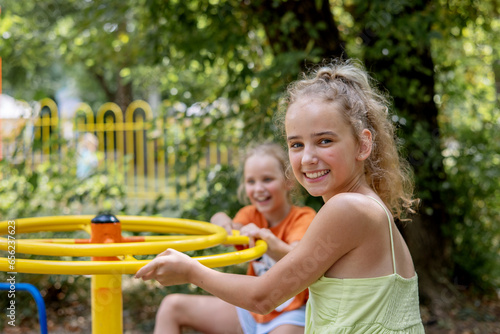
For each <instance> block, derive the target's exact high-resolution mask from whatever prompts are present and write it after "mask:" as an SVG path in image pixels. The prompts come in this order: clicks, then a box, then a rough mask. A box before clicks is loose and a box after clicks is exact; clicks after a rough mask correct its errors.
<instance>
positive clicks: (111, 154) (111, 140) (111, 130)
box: [105, 115, 116, 168]
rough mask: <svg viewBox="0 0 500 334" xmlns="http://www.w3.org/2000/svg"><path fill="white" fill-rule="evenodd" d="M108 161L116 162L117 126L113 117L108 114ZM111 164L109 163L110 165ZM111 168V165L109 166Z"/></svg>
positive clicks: (106, 125)
mask: <svg viewBox="0 0 500 334" xmlns="http://www.w3.org/2000/svg"><path fill="white" fill-rule="evenodd" d="M105 128H106V132H105V134H106V160H108V161H106V163H108V162H110V163H111V164H115V163H116V159H115V127H114V121H113V117H112V116H110V115H108V116H106V124H105ZM108 166H109V165H108ZM108 168H109V167H108Z"/></svg>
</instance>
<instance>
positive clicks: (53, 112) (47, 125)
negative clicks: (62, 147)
mask: <svg viewBox="0 0 500 334" xmlns="http://www.w3.org/2000/svg"><path fill="white" fill-rule="evenodd" d="M45 107H47V108H48V109H49V110H50V114H49V116H46V115H47V114H44V115H42V117H41V122H42V126H43V127H44V130H45V131H42V136H43V137H42V141H43V142H42V152H43V154H46V155H47V156H48V157H49V158H50V153H51V152H50V151H51V147H50V131H51V130H53V134H54V135H55V134H57V128H58V127H59V116H58V114H57V112H58V111H57V104H56V103H55V102H54V100H52V99H49V98H45V99H42V100H41V101H40V111H41V110H43V108H45ZM53 128H55V129H53ZM52 149H53V150H54V151H55V150H56V148H55V146H53V147H52Z"/></svg>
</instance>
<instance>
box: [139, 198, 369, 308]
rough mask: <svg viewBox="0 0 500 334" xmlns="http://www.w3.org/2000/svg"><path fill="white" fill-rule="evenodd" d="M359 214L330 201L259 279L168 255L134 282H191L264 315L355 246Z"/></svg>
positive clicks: (343, 203) (344, 203)
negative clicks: (295, 241) (304, 231)
mask: <svg viewBox="0 0 500 334" xmlns="http://www.w3.org/2000/svg"><path fill="white" fill-rule="evenodd" d="M332 199H333V198H332ZM361 209H362V208H361ZM359 212H360V210H359V207H358V208H353V205H352V203H350V202H349V201H346V200H343V199H342V198H339V199H338V200H333V201H332V200H330V201H328V202H327V203H326V204H325V205H324V206H323V208H322V209H321V210H320V211H319V212H318V214H317V215H316V217H315V218H314V220H313V222H312V223H311V225H310V226H309V228H308V230H307V232H306V233H305V235H304V237H303V238H302V240H301V241H300V242H299V243H298V244H297V246H296V247H294V248H293V249H292V250H291V251H290V252H289V253H288V254H287V255H286V256H285V257H283V258H282V259H281V260H280V261H278V262H277V263H276V264H275V265H274V266H272V267H271V269H269V271H267V272H266V273H265V274H264V275H262V276H258V277H255V276H247V275H235V274H226V273H221V272H218V271H216V270H213V269H209V268H207V267H205V266H204V265H202V264H200V263H199V262H198V261H196V260H193V259H191V258H190V257H189V256H187V255H185V254H183V253H180V252H177V251H174V250H167V251H165V252H163V253H162V254H160V255H158V256H157V257H156V258H155V259H154V260H153V261H151V262H150V263H148V264H147V265H146V266H144V267H143V268H141V269H140V270H139V271H138V272H137V274H136V278H142V279H144V280H148V279H156V280H157V281H159V282H160V283H161V284H163V285H166V286H168V285H176V284H184V283H192V284H195V285H197V286H199V287H200V288H202V289H204V290H205V291H207V292H209V293H211V294H213V295H215V296H217V297H219V298H221V299H223V300H225V301H227V302H229V303H231V304H233V305H236V306H239V307H242V308H245V309H247V310H250V311H253V312H256V313H263V314H265V313H268V312H271V311H272V310H274V309H275V308H276V307H277V306H279V305H280V304H282V303H283V302H285V301H286V300H288V299H290V298H292V297H293V296H295V295H297V294H298V293H299V292H301V291H303V290H304V289H306V288H307V287H308V286H309V285H311V284H312V283H313V282H315V281H316V280H318V279H319V278H320V277H321V276H322V275H323V274H324V273H325V272H326V271H327V270H328V269H329V268H330V267H331V266H332V265H333V264H334V263H335V262H336V261H337V260H339V259H340V258H341V257H342V256H344V255H345V254H347V253H348V252H350V251H351V250H353V249H354V248H356V247H357V246H358V244H359V243H360V242H361V241H362V239H363V237H364V234H366V232H364V231H365V230H366V229H364V228H363V226H362V225H360V224H359V223H358V222H359V221H360V220H363V219H364V218H365V217H363V215H361V214H359ZM334 217H336V218H334Z"/></svg>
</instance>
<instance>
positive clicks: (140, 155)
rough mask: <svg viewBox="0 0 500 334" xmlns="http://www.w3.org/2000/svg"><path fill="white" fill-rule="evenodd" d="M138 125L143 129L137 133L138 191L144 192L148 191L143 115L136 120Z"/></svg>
mask: <svg viewBox="0 0 500 334" xmlns="http://www.w3.org/2000/svg"><path fill="white" fill-rule="evenodd" d="M136 122H137V125H139V126H141V127H142V129H141V130H139V131H136V136H135V155H136V157H137V159H136V166H137V168H136V169H137V175H136V179H137V182H138V187H137V188H138V189H140V190H142V191H146V179H145V175H144V132H145V130H144V118H143V117H142V115H138V116H137V118H136Z"/></svg>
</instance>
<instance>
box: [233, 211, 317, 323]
mask: <svg viewBox="0 0 500 334" xmlns="http://www.w3.org/2000/svg"><path fill="white" fill-rule="evenodd" d="M315 215H316V212H315V211H314V210H313V209H311V208H310V207H298V206H292V208H291V210H290V212H289V213H288V215H287V216H286V217H285V219H283V221H281V222H280V223H279V224H278V225H276V226H274V227H271V228H269V224H268V222H267V220H266V218H264V215H262V213H260V212H259V211H258V210H257V208H256V207H255V206H253V205H248V206H245V207H243V208H242V209H241V210H240V211H238V213H237V214H236V216H235V217H234V219H233V221H234V222H235V223H240V224H242V225H246V224H250V223H254V224H255V225H257V226H258V227H259V228H268V229H270V230H271V232H272V233H273V234H274V235H275V236H276V237H278V238H279V239H281V240H283V241H284V242H286V243H287V244H291V243H293V242H295V241H299V240H300V239H302V237H303V236H304V233H305V232H306V230H307V228H308V227H309V224H310V223H311V221H312V220H313V218H314V216H315ZM274 263H275V261H274V260H272V259H271V258H270V257H269V256H267V255H266V254H264V255H263V256H262V257H261V258H260V259H257V260H254V261H252V262H250V264H249V265H248V270H247V274H248V275H251V276H260V275H262V274H263V273H264V272H265V271H267V269H269V267H270V266H272V265H273V264H274ZM256 271H257V273H256ZM308 296H309V293H308V290H307V289H305V290H304V291H302V292H301V293H299V294H298V295H296V296H295V297H293V298H292V299H290V300H288V301H287V302H285V303H283V304H282V305H280V306H279V307H277V308H276V309H275V310H273V311H272V312H271V313H269V314H266V315H262V314H258V313H253V312H251V313H252V316H253V317H254V319H255V321H256V322H258V323H265V322H269V321H271V320H272V319H274V318H276V317H277V316H278V315H280V314H282V313H283V312H286V311H291V310H295V309H298V308H299V307H301V306H302V305H305V304H306V302H307V298H308Z"/></svg>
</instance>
